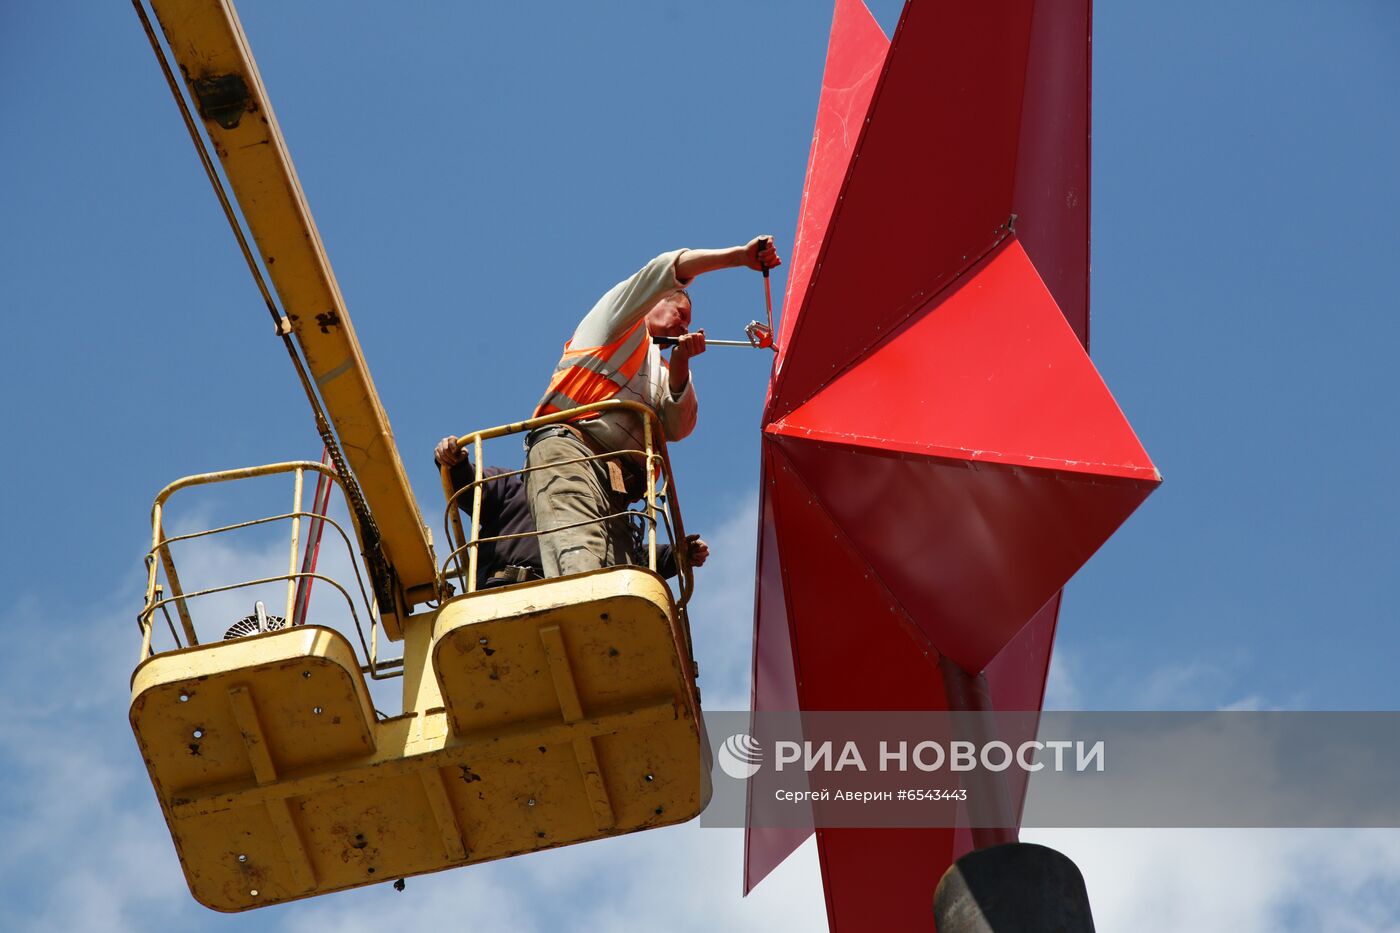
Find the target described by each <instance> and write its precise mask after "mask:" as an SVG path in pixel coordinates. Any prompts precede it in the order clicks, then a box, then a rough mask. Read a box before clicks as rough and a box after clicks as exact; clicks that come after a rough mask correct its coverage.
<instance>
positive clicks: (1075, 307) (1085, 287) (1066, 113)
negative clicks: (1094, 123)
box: [1011, 0, 1093, 347]
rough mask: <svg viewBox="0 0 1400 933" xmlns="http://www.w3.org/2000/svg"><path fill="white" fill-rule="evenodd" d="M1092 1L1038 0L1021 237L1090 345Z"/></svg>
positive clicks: (1022, 157)
mask: <svg viewBox="0 0 1400 933" xmlns="http://www.w3.org/2000/svg"><path fill="white" fill-rule="evenodd" d="M1092 14H1093V4H1092V3H1091V2H1090V0H1055V2H1054V3H1037V4H1036V8H1035V17H1034V19H1032V21H1031V42H1030V51H1029V53H1028V55H1027V60H1026V93H1025V100H1024V103H1023V105H1022V108H1021V138H1020V143H1019V154H1018V156H1017V159H1016V192H1015V195H1014V196H1013V197H1012V208H1011V209H1012V210H1013V211H1015V212H1016V214H1017V221H1016V235H1017V236H1018V237H1019V238H1020V240H1021V243H1022V245H1023V246H1025V248H1026V253H1027V254H1028V255H1029V256H1030V257H1031V262H1033V263H1035V267H1036V269H1037V270H1038V271H1039V272H1040V277H1041V278H1043V279H1044V280H1045V284H1046V286H1048V287H1049V289H1050V294H1052V295H1054V296H1055V303H1056V304H1058V305H1059V306H1060V310H1061V311H1063V312H1064V315H1065V318H1066V319H1067V320H1068V321H1069V322H1070V325H1071V326H1072V327H1073V328H1074V332H1075V333H1076V334H1078V335H1079V339H1080V342H1082V343H1083V344H1084V346H1086V347H1087V346H1088V345H1089V74H1090V57H1091V56H1090V54H1089V52H1090V50H1089V26H1090V22H1091V17H1092Z"/></svg>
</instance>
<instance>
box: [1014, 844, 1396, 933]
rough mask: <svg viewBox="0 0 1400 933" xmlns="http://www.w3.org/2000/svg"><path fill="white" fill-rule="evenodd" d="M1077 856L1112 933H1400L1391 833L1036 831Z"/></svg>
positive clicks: (1101, 922) (1097, 915)
mask: <svg viewBox="0 0 1400 933" xmlns="http://www.w3.org/2000/svg"><path fill="white" fill-rule="evenodd" d="M1021 838H1022V840H1023V841H1025V842H1038V843H1040V844H1042V845H1048V846H1050V847H1052V848H1055V849H1058V850H1059V851H1061V852H1063V853H1065V854H1066V855H1068V856H1069V857H1070V858H1072V859H1074V861H1075V863H1076V864H1077V865H1078V866H1079V868H1080V870H1081V871H1082V872H1083V873H1084V878H1085V883H1086V884H1087V886H1088V889H1089V899H1090V902H1091V904H1092V905H1093V911H1094V922H1095V924H1096V926H1097V927H1098V929H1100V930H1103V931H1109V933H1111V931H1116V930H1130V931H1132V933H1158V931H1161V933H1179V931H1182V930H1202V931H1217V930H1218V931H1229V933H1274V931H1278V930H1307V931H1309V933H1322V931H1337V933H1343V931H1347V933H1350V931H1362V930H1365V931H1380V930H1400V912H1397V908H1400V898H1397V893H1396V891H1397V888H1396V884H1395V879H1396V878H1397V877H1400V834H1398V833H1396V832H1394V831H1391V830H1345V831H1343V830H1257V829H1256V830H1224V829H1215V830H1202V829H1162V830H1144V829H1100V830H1078V829H1055V830H1049V829H1042V830H1026V831H1024V832H1023V833H1022V834H1021Z"/></svg>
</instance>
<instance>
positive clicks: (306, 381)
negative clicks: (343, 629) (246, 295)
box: [131, 0, 397, 612]
mask: <svg viewBox="0 0 1400 933" xmlns="http://www.w3.org/2000/svg"><path fill="white" fill-rule="evenodd" d="M131 3H132V6H134V7H135V8H136V15H137V16H138V17H140V19H141V27H142V28H143V29H144V30H145V31H146V38H147V39H148V40H149V41H150V43H151V50H152V51H153V52H155V56H156V61H157V62H159V63H160V70H161V73H162V74H164V75H165V83H166V84H167V85H169V86H170V93H171V94H172V95H173V96H174V98H175V103H176V105H177V106H178V107H179V108H180V116H181V117H183V118H184V121H185V129H187V130H188V131H189V134H190V140H191V141H192V142H193V143H194V148H195V152H196V153H197V154H198V155H199V161H200V163H201V164H202V165H203V166H204V173H205V174H206V175H207V176H208V177H209V184H210V185H212V186H213V188H214V194H215V195H216V196H217V197H218V199H219V206H220V207H222V208H223V210H224V216H225V217H226V218H227V219H228V223H229V228H230V229H232V230H233V235H234V238H235V239H237V240H238V248H239V249H240V250H241V251H242V252H243V259H244V261H245V262H247V264H248V271H249V272H251V273H252V275H253V281H254V282H255V283H256V284H257V286H258V292H259V293H261V295H262V299H263V303H264V304H265V305H266V306H267V311H268V313H269V314H271V315H272V320H273V323H274V326H275V327H276V331H277V335H278V336H279V337H281V338H282V345H283V346H284V347H286V349H287V356H288V357H289V358H290V359H291V361H292V367H293V368H294V369H295V370H296V374H297V378H298V379H299V380H300V381H301V387H302V389H303V390H304V391H305V392H306V399H307V401H308V402H310V403H311V411H312V413H313V414H314V415H315V418H316V433H317V434H319V435H320V436H321V442H322V443H323V444H324V445H325V448H326V452H327V453H328V454H329V455H330V459H331V463H332V464H333V465H334V466H335V470H336V473H338V474H339V475H340V478H341V482H342V485H343V486H344V488H345V496H346V498H347V499H348V500H349V503H350V508H351V510H352V511H353V512H354V514H355V519H356V522H357V523H358V524H359V526H360V532H361V534H362V535H363V536H364V544H365V554H364V558H365V563H366V564H367V565H368V568H369V573H370V580H371V581H372V585H373V587H374V593H375V598H376V601H377V602H378V603H379V608H380V611H381V612H396V611H397V609H396V606H395V599H394V585H393V571H392V570H391V569H390V567H389V561H388V559H387V558H386V557H385V556H384V548H383V542H382V539H381V538H380V534H379V526H378V525H377V524H376V523H375V521H374V516H373V515H372V514H371V513H370V510H369V504H368V503H367V502H366V501H365V496H364V492H363V490H361V489H360V484H359V481H358V480H356V479H355V474H354V473H352V472H351V471H350V466H349V464H348V463H346V462H345V454H344V453H343V452H342V451H341V449H340V442H339V440H338V439H337V438H336V436H335V432H334V431H332V430H331V425H330V419H328V418H327V417H326V412H325V408H324V407H323V406H322V404H321V398H320V396H319V395H317V393H316V388H315V386H314V385H313V384H312V382H311V377H310V376H309V375H308V374H307V372H306V364H305V363H304V362H303V361H302V359H301V354H299V353H298V352H297V348H296V344H295V343H293V342H292V337H291V332H292V327H291V321H289V320H288V319H287V317H286V316H285V315H283V314H282V312H281V311H280V310H279V309H278V307H277V302H276V301H275V299H274V298H273V297H272V290H271V288H269V287H268V284H267V280H266V278H264V277H263V272H262V269H261V267H259V265H258V261H257V259H256V258H255V257H254V255H253V251H252V249H251V248H249V246H248V237H247V235H246V234H245V233H244V231H243V225H242V223H240V222H239V219H238V215H237V214H236V213H235V212H234V210H233V203H232V202H231V201H230V200H229V196H228V192H227V191H226V190H225V188H224V183H223V179H221V178H220V177H219V173H218V170H217V169H216V168H215V167H214V160H213V159H212V158H211V157H210V155H209V149H208V147H207V146H206V145H205V142H204V137H203V136H202V135H200V132H199V127H198V125H197V124H196V123H195V121H194V115H193V114H192V113H191V112H190V106H189V103H188V102H187V101H186V100H185V95H184V94H183V93H182V92H181V90H180V85H179V82H177V81H176V79H175V73H174V71H173V70H172V69H171V67H170V62H169V61H168V60H167V59H166V57H165V51H164V50H163V49H162V48H161V45H160V40H159V39H158V38H157V37H156V33H155V29H154V28H153V27H152V26H151V20H150V17H149V16H147V14H146V8H145V5H144V4H143V2H142V0H131Z"/></svg>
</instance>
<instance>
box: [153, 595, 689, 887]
mask: <svg viewBox="0 0 1400 933" xmlns="http://www.w3.org/2000/svg"><path fill="white" fill-rule="evenodd" d="M677 618H678V613H677V610H676V607H675V605H674V603H673V602H672V599H671V595H670V592H669V591H668V590H667V589H666V586H665V585H664V583H663V582H662V581H661V579H660V578H659V577H657V576H656V575H655V574H653V573H651V572H649V571H646V570H641V569H637V568H631V567H615V568H609V569H605V570H599V571H595V572H593V573H590V574H584V575H580V576H576V577H567V578H563V579H557V580H543V581H537V582H534V583H527V584H523V585H519V586H513V587H507V588H504V589H499V590H488V591H484V592H480V593H475V594H471V595H465V596H461V597H458V598H457V599H454V600H451V601H449V602H447V603H445V604H444V605H443V607H442V608H441V609H440V610H439V611H438V612H437V613H436V615H435V616H434V615H432V614H426V615H423V616H415V617H413V618H412V619H411V620H410V621H411V623H413V624H412V626H411V628H410V631H409V632H408V638H407V640H406V643H405V649H406V654H405V660H406V664H405V668H406V671H407V672H409V673H410V677H406V678H405V702H406V706H405V708H406V710H407V712H406V713H405V714H404V715H402V716H397V717H394V718H392V719H387V720H383V721H376V717H375V714H374V711H373V708H372V707H371V705H370V702H369V693H368V690H367V688H366V686H365V682H364V679H363V677H362V675H361V673H360V667H359V663H358V661H357V660H356V657H355V653H354V651H353V649H352V648H351V646H350V644H349V643H348V642H347V641H346V640H345V639H344V637H343V636H341V635H340V634H339V633H337V632H335V631H333V630H330V629H326V628H320V627H317V626H301V627H298V628H295V629H286V630H283V631H277V632H268V633H265V634H260V635H255V636H250V637H246V638H240V639H236V640H233V641H227V642H222V643H218V644H213V645H202V646H198V647H193V648H185V649H181V650H176V651H171V652H166V653H164V654H159V655H156V656H154V657H151V658H149V659H147V660H146V661H144V662H143V663H142V664H141V665H140V666H139V667H138V668H137V669H136V673H135V674H134V675H133V678H132V704H131V724H132V728H133V730H134V731H135V733H136V737H137V741H138V744H139V745H140V747H141V752H142V755H143V756H144V758H145V760H146V764H147V767H148V769H149V771H150V775H151V780H152V784H153V785H154V787H155V789H156V794H157V796H158V797H159V799H160V803H161V808H162V810H163V812H164V813H165V817H166V821H167V823H168V824H169V827H170V831H171V835H172V837H173V838H174V840H175V846H176V849H177V851H178V853H179V856H180V862H181V864H182V866H183V867H184V871H185V875H186V878H187V880H188V882H189V885H190V889H191V891H192V892H193V893H194V895H195V897H196V898H197V899H198V900H199V901H200V902H201V903H203V904H206V905H207V906H209V907H212V908H214V909H216V910H224V911H237V910H246V909H248V908H252V907H258V906H263V905H266V904H272V903H279V902H282V901H287V900H294V899H297V898H301V897H307V896H311V895H314V894H321V893H326V892H329V891H335V890H341V889H345V888H352V887H357V886H360V885H365V884H373V883H377V882H380V881H388V880H393V879H395V878H399V877H404V876H407V875H414V874H421V873H425V872H432V871H439V870H442V869H445V868H451V867H454V866H459V865H464V864H470V863H473V862H480V861H486V860H489V859H496V858H503V857H506V856H510V855H517V854H521V853H525V852H530V851H535V850H539V849H545V848H550V847H553V846H559V845H568V844H571V843H577V842H583V841H586V840H589V839H596V838H600V837H603V836H610V835H616V834H619V833H625V832H633V831H636V830H641V829H647V828H650V827H654V826H663V825H667V824H672V823H678V822H684V821H686V820H689V819H691V818H693V817H694V816H696V815H697V814H698V813H699V812H700V810H701V809H702V808H703V807H704V805H705V803H706V802H707V801H708V799H709V793H710V785H709V771H708V768H709V764H708V752H707V747H706V743H705V736H704V729H703V723H702V721H701V719H700V709H699V703H698V699H697V696H696V692H695V688H694V683H693V681H692V680H691V678H690V677H689V676H688V674H687V670H688V660H687V659H688V649H687V645H686V639H685V634H684V633H683V632H682V631H681V630H680V628H679V624H678V622H677ZM414 656H416V658H417V659H419V660H418V661H417V662H414V661H413V660H412V658H413V657H414ZM415 668H416V669H417V671H418V672H419V673H420V674H421V676H420V677H419V678H418V679H417V682H416V683H413V684H410V683H409V680H410V679H411V675H412V672H414V670H415Z"/></svg>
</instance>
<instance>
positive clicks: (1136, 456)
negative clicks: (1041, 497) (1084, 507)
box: [766, 239, 1158, 602]
mask: <svg viewBox="0 0 1400 933" xmlns="http://www.w3.org/2000/svg"><path fill="white" fill-rule="evenodd" d="M766 430H767V431H768V432H769V433H780V434H785V435H789V436H792V437H802V438H816V439H822V440H831V441H838V442H841V443H855V444H862V445H869V446H875V447H880V448H884V449H887V450H898V451H903V452H906V453H913V454H921V455H925V456H943V457H956V458H960V459H967V460H974V461H982V462H990V463H1003V464H1008V465H1013V466H1026V467H1042V468H1049V469H1056V470H1068V471H1071V472H1080V473H1091V474H1096V475H1104V476H1119V477H1125V478H1129V479H1144V480H1151V481H1153V482H1155V481H1156V480H1157V478H1158V477H1157V471H1156V470H1155V469H1154V468H1153V467H1152V462H1151V460H1150V459H1149V458H1148V456H1147V453H1146V451H1144V450H1143V449H1142V444H1141V443H1139V442H1138V439H1137V437H1136V435H1134V434H1133V430H1132V428H1131V427H1130V426H1129V425H1128V422H1127V420H1126V419H1125V418H1124V417H1123V413H1122V412H1121V411H1120V410H1119V408H1118V405H1117V403H1116V402H1114V400H1113V396H1112V395H1110V394H1109V391H1108V389H1107V387H1105V385H1104V383H1103V380H1102V379H1101V378H1100V377H1099V374H1098V372H1097V370H1095V369H1094V365H1093V363H1092V362H1090V360H1089V356H1088V354H1087V353H1085V352H1084V348H1083V347H1082V346H1081V345H1080V343H1079V341H1078V340H1077V339H1076V337H1075V335H1074V332H1073V331H1072V330H1071V329H1070V327H1069V326H1068V325H1067V324H1066V323H1065V319H1064V317H1063V316H1062V315H1061V313H1060V310H1059V309H1058V308H1057V307H1056V306H1055V301H1054V299H1053V298H1051V297H1050V293H1049V292H1048V291H1047V290H1046V288H1045V285H1044V283H1043V282H1042V281H1041V280H1040V277H1039V276H1038V275H1037V274H1036V270H1035V268H1034V267H1032V266H1031V264H1030V260H1029V259H1027V258H1026V254H1025V252H1024V250H1022V249H1021V246H1020V244H1019V243H1018V242H1016V241H1015V240H1014V239H1013V240H1011V241H1009V242H1008V243H1006V244H1004V245H1003V246H1002V247H1000V248H999V250H998V251H997V252H996V253H995V254H994V256H992V257H990V258H989V259H987V260H986V261H985V262H983V263H981V264H979V266H978V267H977V268H975V269H974V270H973V271H972V272H971V273H969V274H968V275H966V276H964V277H963V278H962V279H961V280H960V282H959V284H958V286H957V287H956V288H954V289H952V290H951V291H950V292H947V293H945V294H944V296H943V297H942V298H941V300H936V301H934V302H930V303H928V304H926V305H925V307H923V308H922V309H921V310H920V311H919V312H918V313H917V314H916V315H914V316H913V317H912V318H910V320H909V321H907V322H906V323H905V324H904V325H902V326H901V327H900V328H899V329H898V330H896V331H895V332H894V333H892V334H890V335H889V337H888V339H887V340H885V341H884V343H882V344H881V345H880V346H879V347H877V348H876V349H874V350H872V351H870V352H868V353H867V354H866V355H865V356H864V357H862V359H861V360H860V361H859V362H858V363H856V364H855V365H854V366H853V367H852V368H851V369H849V370H847V371H846V372H845V373H843V374H842V375H841V376H839V377H838V378H837V379H836V380H835V381H833V382H831V383H829V384H828V385H827V386H826V387H825V388H824V389H822V391H821V392H819V393H817V395H816V396H814V397H813V398H812V399H810V400H809V401H808V402H806V403H805V404H804V405H802V406H801V407H800V408H798V409H797V410H796V411H794V412H792V413H790V414H789V415H787V416H786V417H784V418H780V419H778V420H777V421H775V422H773V423H771V424H770V425H769V426H768V428H767V429H766ZM1046 595H1047V596H1048V593H1047V594H1046ZM1041 602H1044V599H1042V600H1041Z"/></svg>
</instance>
